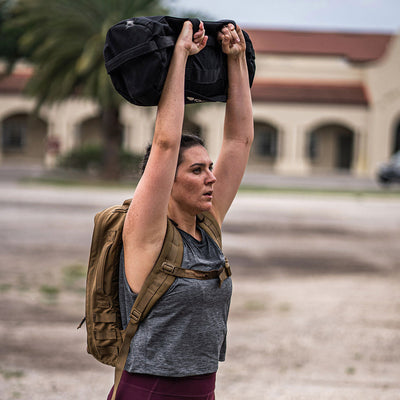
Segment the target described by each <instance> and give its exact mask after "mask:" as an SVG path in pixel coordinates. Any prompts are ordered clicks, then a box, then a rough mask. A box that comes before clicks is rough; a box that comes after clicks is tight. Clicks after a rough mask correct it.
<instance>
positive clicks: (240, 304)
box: [0, 174, 400, 400]
mask: <svg viewBox="0 0 400 400" xmlns="http://www.w3.org/2000/svg"><path fill="white" fill-rule="evenodd" d="M0 176H1V174H0ZM130 195H131V193H130V190H129V189H128V188H127V189H99V188H93V187H91V188H84V187H64V188H63V187H54V186H38V185H20V184H18V183H16V182H15V180H14V179H0V266H1V269H0V274H1V275H0V278H1V291H0V295H1V302H0V339H1V342H2V346H1V350H0V359H1V367H0V392H1V393H2V394H1V398H4V399H6V400H11V399H32V400H35V399H40V400H42V399H46V400H56V399H63V400H69V399H71V400H72V399H74V400H80V399H82V400H83V399H85V400H86V399H102V398H103V399H105V397H106V393H107V392H108V389H109V387H110V385H111V383H112V379H113V376H112V369H111V368H110V367H106V366H102V365H100V364H98V363H97V362H96V361H95V360H94V359H93V358H91V357H90V356H88V355H87V354H85V332H84V330H80V331H77V330H76V329H75V328H76V325H77V323H78V322H79V321H80V319H81V316H82V315H83V312H84V295H83V288H84V278H82V277H81V276H79V274H78V275H75V276H74V275H71V272H73V271H75V272H76V271H77V270H78V272H79V268H84V266H85V265H86V261H87V256H88V246H89V243H90V235H91V230H92V221H93V216H94V213H95V212H97V211H98V210H99V209H101V208H103V207H106V206H109V205H111V204H116V203H119V202H120V201H122V200H123V199H125V198H127V197H130ZM399 234H400V198H399V197H382V196H377V197H373V196H342V195H336V196H327V195H322V196H321V195H315V194H313V195H307V194H301V195H299V194H282V193H266V194H249V193H241V194H239V195H238V197H237V199H236V201H235V203H234V206H233V207H232V209H231V211H230V213H229V214H228V216H227V220H226V224H225V226H224V248H225V253H226V254H227V255H228V257H229V258H230V261H231V264H232V267H233V271H234V297H233V300H232V309H231V315H230V320H229V335H228V355H227V361H226V362H225V363H222V364H221V367H220V371H219V374H218V384H217V399H218V400H239V399H240V400H243V399H251V400H263V399H274V400H276V399H282V400H289V399H290V400H300V399H307V400H313V399H315V400H317V399H318V400H320V399H324V400H325V399H333V400H342V399H346V400H347V399H348V400H350V399H351V400H353V399H362V400H376V399H379V400H398V399H399V393H400V382H399V379H398V377H399V376H400V323H399V321H400V319H399V317H400V291H399V290H398V287H399V280H400V261H399V260H400V246H398V238H399ZM68 274H69V275H68ZM71 276H72V278H71Z"/></svg>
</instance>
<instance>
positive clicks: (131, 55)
mask: <svg viewBox="0 0 400 400" xmlns="http://www.w3.org/2000/svg"><path fill="white" fill-rule="evenodd" d="M172 46H175V40H174V38H173V37H172V36H164V37H159V38H157V40H150V41H149V42H146V43H142V44H139V45H137V46H135V47H132V48H130V49H127V50H125V51H123V52H121V53H119V54H117V55H116V56H114V57H113V58H111V59H110V60H108V61H106V63H105V66H106V70H107V73H108V74H109V73H111V72H112V71H114V70H115V69H117V68H118V67H120V66H121V65H122V64H124V63H126V62H128V61H130V60H133V59H135V58H138V57H141V56H144V55H145V54H148V53H152V52H153V51H157V50H160V49H164V48H167V47H172Z"/></svg>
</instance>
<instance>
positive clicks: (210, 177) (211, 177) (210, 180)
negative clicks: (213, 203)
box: [206, 171, 217, 183]
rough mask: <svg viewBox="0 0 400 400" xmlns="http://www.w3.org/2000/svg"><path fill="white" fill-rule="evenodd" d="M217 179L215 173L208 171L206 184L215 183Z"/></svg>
mask: <svg viewBox="0 0 400 400" xmlns="http://www.w3.org/2000/svg"><path fill="white" fill-rule="evenodd" d="M216 180H217V178H216V177H215V175H214V173H213V172H212V171H208V174H207V178H206V182H207V183H215V182H216Z"/></svg>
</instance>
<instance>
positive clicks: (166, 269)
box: [161, 261, 175, 275]
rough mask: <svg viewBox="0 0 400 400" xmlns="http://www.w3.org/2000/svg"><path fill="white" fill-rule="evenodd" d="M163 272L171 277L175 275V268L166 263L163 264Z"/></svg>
mask: <svg viewBox="0 0 400 400" xmlns="http://www.w3.org/2000/svg"><path fill="white" fill-rule="evenodd" d="M161 268H162V270H163V271H164V272H165V273H166V274H169V275H173V274H174V271H175V266H173V265H171V264H168V263H167V262H166V261H165V262H163V263H162V266H161Z"/></svg>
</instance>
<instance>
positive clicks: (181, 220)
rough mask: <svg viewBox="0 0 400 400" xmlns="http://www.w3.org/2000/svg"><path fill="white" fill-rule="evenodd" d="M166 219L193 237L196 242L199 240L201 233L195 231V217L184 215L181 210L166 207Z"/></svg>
mask: <svg viewBox="0 0 400 400" xmlns="http://www.w3.org/2000/svg"><path fill="white" fill-rule="evenodd" d="M168 218H170V219H171V220H172V221H174V222H175V224H177V226H178V228H179V229H181V230H182V231H185V232H186V233H188V234H189V235H191V236H193V237H194V238H196V239H197V240H201V233H200V231H199V230H198V229H197V225H196V222H197V219H196V215H193V214H190V213H185V212H184V211H181V210H176V209H174V208H173V207H168Z"/></svg>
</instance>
